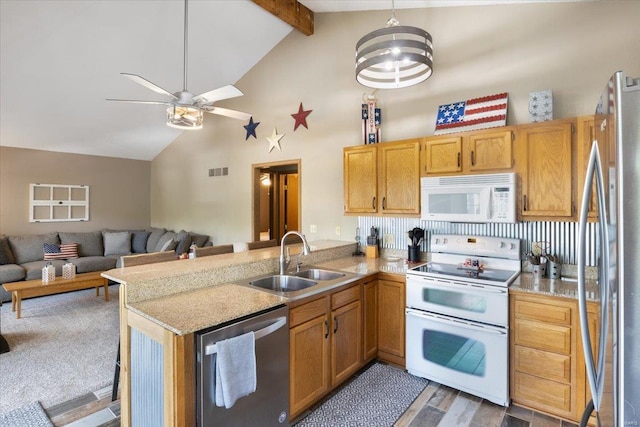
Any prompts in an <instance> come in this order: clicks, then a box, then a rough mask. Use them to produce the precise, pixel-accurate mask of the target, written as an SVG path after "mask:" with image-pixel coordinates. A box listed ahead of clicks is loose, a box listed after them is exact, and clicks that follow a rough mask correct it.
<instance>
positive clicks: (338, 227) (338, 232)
mask: <svg viewBox="0 0 640 427" xmlns="http://www.w3.org/2000/svg"><path fill="white" fill-rule="evenodd" d="M339 235H340V226H339V225H336V236H339Z"/></svg>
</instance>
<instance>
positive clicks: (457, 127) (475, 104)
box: [434, 93, 509, 135]
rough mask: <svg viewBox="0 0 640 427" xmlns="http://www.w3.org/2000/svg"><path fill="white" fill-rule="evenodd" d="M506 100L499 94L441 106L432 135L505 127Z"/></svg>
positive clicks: (505, 95) (505, 94) (503, 94)
mask: <svg viewBox="0 0 640 427" xmlns="http://www.w3.org/2000/svg"><path fill="white" fill-rule="evenodd" d="M508 98H509V96H508V94H507V93H499V94H496V95H490V96H483V97H482V98H474V99H469V100H467V101H459V102H454V103H452V104H445V105H441V106H439V107H438V116H437V118H436V130H435V132H434V135H442V134H445V133H453V132H462V131H467V130H477V129H486V128H493V127H498V126H505V125H506V124H507V104H508Z"/></svg>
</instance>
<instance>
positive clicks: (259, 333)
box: [204, 316, 287, 356]
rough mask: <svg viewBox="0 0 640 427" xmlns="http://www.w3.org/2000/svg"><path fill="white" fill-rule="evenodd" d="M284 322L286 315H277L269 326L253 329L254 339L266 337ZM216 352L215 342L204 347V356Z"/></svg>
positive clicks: (284, 323)
mask: <svg viewBox="0 0 640 427" xmlns="http://www.w3.org/2000/svg"><path fill="white" fill-rule="evenodd" d="M286 324H287V317H286V316H282V317H279V318H278V319H277V320H276V321H275V322H273V323H272V324H270V325H269V326H266V327H264V328H262V329H258V330H257V331H254V333H255V339H256V340H258V339H260V338H262V337H266V336H267V335H269V334H271V333H273V332H275V331H277V330H278V329H280V328H282V327H283V326H284V325H286ZM217 352H218V346H217V345H216V344H209V345H208V346H206V347H205V348H204V354H205V356H210V355H212V354H216V353H217Z"/></svg>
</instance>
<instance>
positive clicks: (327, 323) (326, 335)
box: [324, 320, 329, 338]
mask: <svg viewBox="0 0 640 427" xmlns="http://www.w3.org/2000/svg"><path fill="white" fill-rule="evenodd" d="M324 330H325V332H324V337H325V338H329V322H328V321H326V320H325V321H324Z"/></svg>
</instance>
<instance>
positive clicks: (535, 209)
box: [516, 120, 576, 221]
mask: <svg viewBox="0 0 640 427" xmlns="http://www.w3.org/2000/svg"><path fill="white" fill-rule="evenodd" d="M574 123H575V121H574V120H554V121H550V122H541V123H532V124H528V125H522V126H519V127H518V154H517V162H516V165H517V172H518V175H519V177H520V182H519V184H520V185H519V191H518V216H519V219H521V220H534V221H542V220H563V221H567V220H571V219H574V218H575V214H576V205H575V198H574V192H575V180H574V179H573V171H574V170H575V165H574V161H575V160H574V153H575V149H574V137H573V136H574V132H573V131H574V128H575V124H574Z"/></svg>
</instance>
